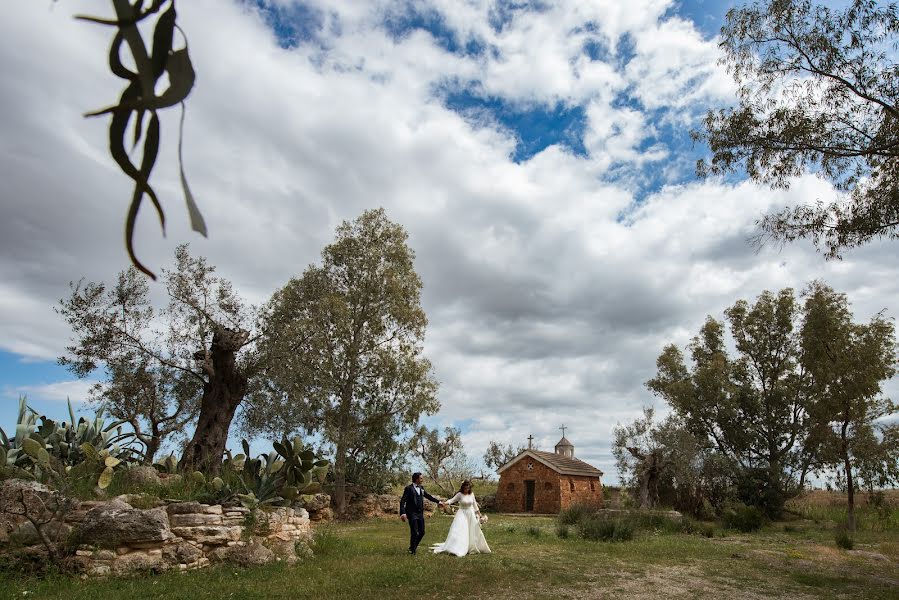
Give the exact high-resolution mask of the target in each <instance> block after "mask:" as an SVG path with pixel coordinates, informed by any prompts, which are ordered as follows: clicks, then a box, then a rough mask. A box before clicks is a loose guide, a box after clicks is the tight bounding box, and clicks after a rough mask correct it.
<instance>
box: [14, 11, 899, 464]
mask: <svg viewBox="0 0 899 600" xmlns="http://www.w3.org/2000/svg"><path fill="white" fill-rule="evenodd" d="M284 1H285V2H286V0H284ZM320 6H321V8H322V10H323V14H324V20H325V26H324V28H323V31H322V33H321V34H320V36H321V38H322V39H320V40H317V42H316V43H315V44H306V45H302V44H301V45H300V46H298V47H297V48H295V49H282V48H280V47H278V45H277V44H276V41H275V39H274V35H273V33H272V32H271V31H270V30H269V29H268V28H267V27H266V26H265V25H264V23H263V22H262V20H261V19H260V18H259V17H258V16H257V15H255V13H254V12H253V11H252V10H249V9H247V8H245V7H242V6H239V5H237V4H235V3H233V2H222V1H220V0H215V1H213V0H193V1H191V2H187V3H183V5H182V4H179V11H180V13H179V14H180V15H181V17H180V18H181V19H182V26H183V27H184V29H185V30H186V31H187V33H188V35H189V36H190V43H191V46H190V47H191V53H192V56H193V58H194V61H195V63H196V67H197V71H198V80H197V88H196V90H195V92H194V94H193V95H192V97H191V98H190V99H189V102H188V113H187V122H186V137H185V160H186V163H187V172H188V176H189V178H190V182H191V186H192V188H193V190H194V193H195V195H196V196H197V199H198V201H199V203H200V205H201V207H202V209H203V211H204V213H205V215H206V218H207V222H208V225H209V230H210V238H209V239H208V240H203V239H199V238H198V237H197V236H195V235H193V234H191V233H190V232H189V231H188V230H187V218H186V215H185V210H184V208H183V205H182V199H181V196H180V191H179V186H178V179H177V170H176V169H177V167H176V165H177V162H176V160H175V156H174V152H173V150H174V141H175V139H176V135H177V116H178V115H177V114H169V115H166V116H165V117H164V119H163V137H162V139H163V148H164V150H163V153H162V154H161V156H160V159H159V162H158V166H157V172H156V173H155V174H154V178H153V183H154V184H155V185H156V186H157V188H158V191H159V192H160V194H161V196H162V198H163V201H164V202H165V205H166V207H167V210H168V216H169V231H168V237H167V238H165V239H162V238H161V237H160V235H159V231H158V227H157V225H156V223H155V222H154V221H153V219H152V215H151V214H150V211H146V213H144V214H142V216H141V219H140V223H139V228H138V235H137V242H138V252H139V254H140V256H141V257H142V258H143V259H144V260H145V261H146V263H147V264H148V265H150V266H151V267H152V268H157V269H158V268H159V267H160V266H164V265H166V264H168V262H169V261H170V260H171V258H170V257H171V255H172V251H173V249H174V246H175V245H176V244H178V243H180V242H182V241H185V240H190V241H191V242H192V248H193V251H194V252H197V253H200V254H203V255H204V256H207V257H208V258H209V260H210V262H211V263H212V264H215V265H217V266H218V267H219V271H220V273H221V274H222V275H224V276H225V277H228V278H230V279H231V280H232V281H233V282H234V284H235V287H236V288H237V289H238V290H239V291H240V292H241V293H242V294H244V295H245V296H246V297H248V298H249V299H250V300H251V301H252V302H256V303H258V302H262V301H264V300H265V299H267V298H268V296H269V295H270V294H271V293H272V292H273V291H274V290H275V289H276V288H277V287H279V286H281V285H283V284H284V282H286V281H287V279H288V278H289V277H291V276H294V275H297V274H299V273H300V272H302V270H303V269H304V268H305V266H306V265H308V264H309V263H310V262H313V261H316V260H317V259H318V255H319V251H320V249H321V247H322V246H324V245H325V244H327V243H328V242H329V241H330V240H331V239H332V235H333V230H334V227H335V226H336V225H337V224H338V223H339V222H340V221H341V220H343V219H352V218H354V217H356V216H358V215H359V214H360V213H361V212H362V211H363V210H364V209H366V208H371V207H375V206H384V207H385V208H386V209H387V211H388V214H389V216H390V217H391V218H392V219H394V220H396V221H398V222H400V223H401V224H402V225H403V226H404V227H406V229H407V230H408V231H409V234H410V244H411V245H412V247H413V248H414V249H415V251H416V253H417V260H416V267H417V269H418V270H419V272H420V273H421V276H422V278H423V281H424V285H425V288H424V296H423V297H424V306H425V309H426V311H427V313H428V316H429V320H430V326H429V329H428V337H427V340H426V352H427V354H428V356H429V357H430V358H431V360H432V362H433V363H434V365H435V368H436V371H437V376H438V378H439V379H440V380H441V382H442V386H441V392H440V395H441V400H442V402H443V409H442V411H441V414H440V415H439V418H440V419H441V420H442V421H445V422H447V423H452V422H460V423H461V422H467V421H471V422H472V423H471V426H470V427H469V429H468V431H467V432H466V434H465V444H466V448H467V449H468V451H469V453H470V454H471V455H472V456H480V454H481V453H482V452H483V449H484V448H486V443H487V441H489V440H490V439H496V440H498V441H502V442H508V443H516V444H521V443H525V442H526V438H527V436H528V435H529V434H533V435H534V436H535V437H536V438H538V444H539V445H540V446H541V447H543V448H550V447H552V445H553V444H554V443H555V441H556V440H557V439H558V437H559V435H560V432H559V431H558V429H557V428H558V427H559V426H560V425H561V424H563V423H564V424H566V425H568V426H569V427H570V428H571V429H570V430H569V431H570V436H569V437H570V439H571V440H572V441H573V442H574V443H575V445H576V447H577V454H578V455H579V456H582V457H584V458H587V459H589V460H591V461H594V462H596V464H597V466H599V467H600V468H602V469H603V470H604V471H606V473H607V476H609V477H614V476H613V475H612V473H613V471H614V469H613V467H612V464H611V459H610V457H609V444H610V441H611V428H612V427H613V426H614V424H615V423H616V422H618V421H626V420H628V419H631V418H633V417H634V416H636V415H637V414H638V413H639V410H640V408H641V406H643V405H644V404H651V403H657V401H656V400H655V399H654V398H653V397H652V396H651V395H650V394H649V393H648V392H647V391H646V390H645V388H644V387H643V382H644V381H646V380H647V379H648V378H650V377H651V376H652V375H653V371H654V363H655V358H656V356H657V354H658V352H659V351H660V350H661V348H662V346H663V345H664V344H665V343H668V342H676V343H681V344H682V343H685V342H686V341H687V340H688V339H689V337H690V336H691V335H693V334H694V333H695V332H696V331H697V329H698V327H699V326H700V324H701V323H702V321H703V319H704V318H705V316H706V315H707V314H713V315H719V316H720V313H721V311H722V310H723V309H724V308H725V307H726V306H728V305H730V304H731V303H732V302H733V301H734V300H736V299H737V298H753V297H755V296H756V295H757V294H759V293H760V292H761V291H762V290H763V289H778V288H780V287H784V286H793V287H797V288H801V287H802V286H803V285H804V284H805V283H806V282H807V281H809V280H810V279H812V278H824V279H825V280H827V281H828V282H829V283H830V284H831V285H833V286H834V287H836V288H837V289H839V290H842V291H845V292H847V293H848V294H849V297H850V299H851V300H853V301H854V302H855V305H854V307H855V310H856V315H857V317H858V318H862V319H864V318H868V317H870V316H871V315H872V314H873V313H874V312H876V311H878V310H880V309H882V308H885V307H886V308H890V309H892V306H891V305H892V299H893V298H896V297H897V291H899V289H897V288H899V284H897V283H896V282H897V281H899V278H897V277H896V275H897V268H896V266H895V260H894V258H893V255H894V253H895V252H894V248H893V247H892V246H890V245H889V244H887V243H876V244H872V245H871V246H869V247H867V248H865V249H864V250H861V251H857V252H853V253H850V254H849V255H848V256H847V257H846V260H844V261H843V262H842V263H826V262H824V261H823V259H822V258H821V256H819V255H817V254H815V253H814V252H813V251H812V250H810V249H809V247H808V246H807V245H804V244H797V245H794V246H791V247H788V248H786V249H785V250H784V251H783V252H782V253H777V252H775V251H774V250H772V249H770V248H769V249H765V250H763V251H762V252H761V253H758V254H756V253H755V252H754V250H753V249H752V248H751V247H749V246H748V245H747V244H746V241H745V239H746V237H747V235H749V234H750V233H751V232H752V231H753V227H754V222H755V220H756V219H757V218H758V217H759V216H760V215H761V214H763V213H764V212H765V211H767V210H770V209H771V208H774V207H779V206H781V205H785V204H795V203H797V202H813V201H815V200H816V199H818V198H822V199H824V198H827V197H829V196H830V195H831V194H832V191H831V190H830V189H829V187H828V186H827V185H825V184H823V183H822V182H820V181H819V180H817V179H815V178H812V177H807V178H803V179H801V180H798V181H797V182H796V184H795V185H794V186H793V188H792V189H791V190H790V191H789V192H784V191H778V192H772V191H771V190H769V189H767V188H764V187H759V186H756V185H753V184H749V183H739V184H733V185H732V184H726V183H722V182H718V181H706V182H701V183H692V184H687V185H680V186H670V187H665V188H663V189H661V190H658V191H656V192H653V193H650V194H649V195H648V196H647V197H645V198H643V199H642V202H640V203H636V202H635V199H634V196H633V191H632V190H633V189H634V188H635V187H637V186H638V184H639V183H640V182H639V180H640V179H641V178H642V177H646V176H647V175H648V174H652V173H651V172H650V171H648V170H650V169H651V170H655V169H658V170H659V171H664V170H666V169H669V170H670V169H675V170H683V169H690V168H691V165H690V164H683V157H682V156H677V155H675V154H673V151H672V150H671V149H670V148H667V147H665V146H663V145H661V144H654V143H649V142H652V141H653V140H656V139H657V137H656V136H657V135H658V134H657V129H658V127H659V126H660V123H659V122H658V120H659V119H663V120H664V119H667V121H665V122H666V123H667V124H670V123H672V122H676V121H678V122H683V121H684V120H688V119H690V118H693V117H692V116H691V115H693V116H695V114H698V113H699V112H701V109H702V102H704V101H706V100H709V99H720V98H722V97H723V96H724V95H726V94H727V93H728V89H729V88H728V87H727V85H725V83H722V80H721V79H720V71H719V70H718V67H717V66H716V65H715V64H714V63H715V60H716V58H717V54H716V50H715V43H714V41H713V40H703V39H702V38H701V36H700V35H699V34H698V33H697V32H696V31H695V30H694V29H693V28H692V27H690V26H689V24H688V23H685V22H684V21H681V20H679V19H677V18H670V17H665V16H664V15H665V14H666V13H665V11H666V10H667V9H668V8H670V6H671V3H670V2H668V1H658V0H656V1H649V0H647V1H636V2H629V3H621V2H613V1H603V2H596V1H584V2H567V3H558V4H557V5H554V6H555V7H554V8H551V9H550V10H546V11H543V12H539V13H537V12H524V11H522V12H520V13H516V16H515V17H514V18H512V19H511V21H509V22H508V23H507V24H506V26H505V27H503V28H502V30H501V31H499V32H496V31H494V29H493V28H492V27H491V26H490V22H489V19H488V17H489V14H490V11H491V8H490V7H491V6H492V3H488V2H476V1H470V2H456V1H450V0H440V1H437V0H435V1H434V2H433V3H432V6H434V7H435V10H438V11H439V12H440V14H442V15H443V17H444V19H445V22H446V23H447V24H448V26H450V27H451V28H452V29H453V30H454V31H455V32H456V35H457V36H458V37H459V39H461V40H463V41H464V40H467V39H479V40H482V41H484V42H485V43H486V44H487V45H488V46H495V49H496V54H495V55H494V53H493V52H492V51H490V52H487V53H485V54H484V55H475V56H461V55H453V54H450V53H448V52H446V51H444V50H443V49H442V48H441V47H440V46H439V44H437V43H436V42H435V41H434V40H433V39H432V38H431V36H430V35H428V34H426V33H424V32H417V33H412V34H410V35H408V36H406V37H404V38H402V39H400V40H398V41H395V40H393V39H392V38H391V37H390V36H389V35H388V34H387V33H386V32H385V31H384V30H383V28H381V27H380V26H379V25H378V21H379V19H380V18H381V17H382V16H383V15H384V14H385V13H386V12H387V11H388V10H393V8H392V6H393V5H392V4H391V3H388V2H377V3H360V2H338V3H332V2H322V3H321V4H320ZM107 9H108V4H107V3H106V2H100V1H99V0H92V1H84V2H66V3H57V4H55V5H54V10H52V11H49V12H48V11H47V10H46V6H44V5H43V4H42V3H39V2H37V3H36V2H33V1H32V0H14V1H13V2H12V3H11V4H10V5H9V8H8V14H7V18H6V19H4V20H3V21H2V22H0V69H2V72H3V73H6V74H12V73H15V74H16V75H15V76H9V77H4V78H0V99H2V100H0V102H2V109H3V110H4V111H5V114H7V115H16V118H15V119H7V120H5V121H4V122H3V124H2V125H0V128H2V129H0V182H2V184H0V185H2V186H3V187H2V190H3V194H2V199H0V201H2V206H3V211H4V219H3V221H2V223H0V244H2V245H3V252H2V253H0V281H2V282H3V283H2V284H0V311H2V312H0V314H3V315H4V317H3V319H0V340H2V347H3V348H4V349H6V350H10V351H13V352H16V353H19V354H23V355H28V356H39V357H46V358H53V357H55V356H57V355H59V354H60V353H61V352H62V351H63V348H64V346H65V343H66V341H67V338H68V336H69V333H68V332H67V331H66V328H65V327H64V324H63V323H62V322H61V320H60V319H59V318H57V317H55V316H54V315H53V313H52V312H51V308H52V306H53V305H54V303H55V302H56V300H57V299H58V298H60V297H62V296H64V295H65V294H66V292H67V290H68V288H67V283H68V281H69V280H73V279H74V280H77V279H78V278H79V277H81V276H82V275H83V276H85V277H87V278H88V279H90V280H107V281H108V280H110V279H111V278H112V277H113V276H114V275H115V273H116V272H117V271H119V270H120V269H122V268H123V267H125V266H126V265H127V262H126V259H125V256H124V251H123V248H122V242H121V229H122V224H123V220H124V216H125V206H126V199H127V198H128V197H129V195H130V190H129V186H128V184H127V181H125V180H124V178H123V177H122V176H121V175H120V173H119V172H118V171H117V170H116V169H115V168H113V166H112V165H111V161H110V160H109V159H108V158H107V157H106V154H105V147H106V139H105V135H106V133H105V128H106V123H104V122H103V121H101V120H84V119H82V117H81V114H82V113H83V112H84V111H86V110H88V109H91V108H94V107H97V106H102V105H104V104H106V103H109V102H111V101H113V100H114V99H115V98H116V96H117V93H118V92H119V85H120V81H119V80H116V79H115V78H113V77H112V76H111V75H109V74H108V73H107V72H106V71H105V69H104V64H103V62H104V60H105V52H106V47H107V44H108V42H109V37H108V36H109V31H108V30H107V29H105V28H102V27H98V26H92V25H88V24H85V23H80V22H75V21H73V20H71V19H70V14H69V12H67V11H72V12H83V13H94V14H104V13H105V11H106V10H107ZM210 15H212V16H210ZM591 23H592V24H594V25H595V27H593V28H592V29H591V28H590V27H587V25H588V24H591ZM37 30H40V31H41V32H42V35H40V36H36V35H33V33H32V32H34V31H37ZM334 32H339V33H334ZM626 33H627V34H628V35H629V36H630V38H631V39H633V40H634V51H635V55H634V57H633V59H632V60H631V63H630V65H629V66H627V67H625V68H623V69H622V68H619V65H618V63H617V62H616V61H617V58H618V57H616V56H615V53H616V52H617V44H618V42H619V41H620V40H621V38H622V36H623V35H624V34H626ZM589 39H592V40H594V41H596V43H598V44H600V45H602V46H603V47H604V48H606V49H607V50H608V52H609V53H610V54H609V56H608V57H604V58H602V59H601V60H599V61H588V60H586V58H585V55H584V53H583V46H584V44H585V43H586V41H588V40H589ZM322 48H324V50H323V49H322ZM447 81H459V82H463V83H471V84H472V85H474V86H475V88H476V89H480V90H482V91H483V92H484V93H489V94H495V95H498V96H501V97H502V98H503V99H505V100H506V101H507V102H508V103H519V104H522V103H553V102H555V101H557V100H560V101H562V102H563V103H567V104H568V105H581V106H584V107H586V114H587V130H586V132H585V139H584V144H585V147H586V149H587V153H588V155H587V156H585V157H582V156H575V155H574V154H572V153H571V152H569V151H566V150H564V149H562V148H560V147H558V146H550V147H548V148H547V149H545V150H544V151H542V152H541V153H539V154H537V155H536V156H534V157H533V158H531V159H530V160H528V161H526V162H523V163H521V164H516V163H514V162H512V160H511V159H510V155H511V153H512V152H513V151H514V148H515V139H514V136H513V135H512V133H513V132H509V131H505V130H502V129H501V128H499V127H498V126H497V125H496V123H494V122H492V121H491V120H489V119H487V120H482V121H480V122H478V123H476V124H472V123H471V122H469V121H467V120H466V119H465V118H463V117H462V116H460V115H458V114H456V113H454V112H452V111H450V110H448V109H446V108H445V107H444V106H442V104H441V102H440V101H439V98H436V97H435V96H434V94H433V91H434V87H435V86H436V85H439V84H441V83H445V82H447ZM625 91H629V93H633V94H634V95H635V97H636V98H637V100H638V102H636V103H635V104H634V103H632V104H629V105H627V106H621V105H619V104H616V103H615V102H614V101H615V98H616V96H617V95H618V94H619V93H622V92H625ZM647 108H652V109H654V110H652V111H647V110H646V109H647ZM647 147H648V149H647ZM613 165H618V167H616V171H615V174H616V178H615V179H612V178H610V177H608V175H609V169H610V168H612V167H613ZM622 172H625V173H626V174H627V176H626V177H624V178H621V177H619V175H620V174H621V173H622ZM674 179H676V177H674ZM153 289H154V293H156V294H157V295H158V294H159V293H160V291H159V287H158V286H154V287H153ZM89 383H90V382H56V383H53V384H35V386H34V389H32V390H31V391H30V392H29V393H30V394H35V395H37V394H45V395H46V397H47V398H48V399H51V398H55V399H64V398H65V395H71V396H72V397H73V398H83V397H85V393H84V392H85V391H86V388H87V386H88V385H89ZM79 385H80V386H82V387H78V386H79ZM16 391H17V390H11V393H13V392H16Z"/></svg>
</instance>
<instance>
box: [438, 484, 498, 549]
mask: <svg viewBox="0 0 899 600" xmlns="http://www.w3.org/2000/svg"><path fill="white" fill-rule="evenodd" d="M457 502H458V503H459V510H457V511H456V516H455V517H453V523H452V525H450V529H449V533H448V534H447V535H446V541H445V542H443V543H442V544H434V545H433V546H431V550H433V551H434V552H435V553H438V552H446V553H447V554H455V555H456V556H465V555H466V554H469V553H474V554H489V553H490V546H488V545H487V540H486V539H485V538H484V533H483V532H482V531H481V524H480V522H479V521H478V515H479V514H480V509H479V508H478V503H477V502H476V501H475V499H474V494H462V493H461V492H457V493H456V495H455V496H453V497H452V498H450V499H449V500H447V501H446V503H447V504H455V503H457Z"/></svg>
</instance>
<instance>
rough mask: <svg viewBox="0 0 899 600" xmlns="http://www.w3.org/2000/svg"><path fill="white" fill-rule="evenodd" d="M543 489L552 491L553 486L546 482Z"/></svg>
mask: <svg viewBox="0 0 899 600" xmlns="http://www.w3.org/2000/svg"><path fill="white" fill-rule="evenodd" d="M543 489H544V490H551V489H553V484H551V483H550V482H548V481H547V482H546V483H544V484H543Z"/></svg>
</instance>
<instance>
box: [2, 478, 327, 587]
mask: <svg viewBox="0 0 899 600" xmlns="http://www.w3.org/2000/svg"><path fill="white" fill-rule="evenodd" d="M53 494H54V492H52V491H51V490H49V489H48V488H46V487H45V486H43V485H40V484H36V483H34V482H24V481H21V480H9V481H5V482H3V483H2V484H0V516H2V522H0V525H2V528H0V542H3V543H2V545H0V553H13V554H16V553H18V554H19V555H21V556H31V557H34V556H40V555H41V553H45V551H46V550H45V546H44V544H43V542H42V541H41V539H40V536H39V532H38V531H37V529H36V528H35V526H34V525H33V524H32V523H31V522H29V521H28V520H27V519H26V518H25V516H24V515H22V514H20V513H21V512H22V511H21V504H22V501H23V499H24V502H25V503H26V504H27V505H28V507H29V514H30V515H32V516H34V515H36V514H37V513H38V512H39V507H41V506H46V505H47V504H48V499H49V498H51V497H52V496H53ZM129 499H131V498H129V497H127V496H120V497H118V498H115V499H113V500H111V501H108V502H98V501H90V502H80V503H74V505H73V507H72V509H71V510H69V511H67V512H66V513H65V514H64V515H62V516H61V521H59V522H57V521H51V522H48V523H46V524H42V525H41V530H42V531H43V532H44V533H47V534H48V535H49V537H50V539H51V541H52V542H54V543H55V544H59V545H60V546H62V545H64V546H66V547H67V548H69V549H70V550H71V549H74V556H73V557H72V558H71V560H70V562H71V566H72V567H73V568H74V570H76V571H78V572H81V573H84V574H87V575H110V574H112V575H124V574H129V573H136V572H143V573H146V572H161V571H166V570H174V569H177V570H182V571H186V570H189V569H198V568H202V567H205V566H208V565H209V564H211V563H212V562H216V561H230V562H233V563H236V564H239V565H256V564H265V563H269V562H273V561H275V560H285V561H287V562H295V561H296V560H298V557H304V556H307V555H308V554H309V542H310V541H311V539H312V529H311V525H310V518H309V512H308V511H307V510H306V509H305V508H288V507H278V508H272V509H266V510H257V511H255V512H252V513H251V512H250V511H249V510H248V509H246V508H244V507H242V506H222V505H218V504H216V505H209V504H200V503H198V502H173V503H166V504H163V505H161V506H158V507H155V508H135V507H134V506H132V505H131V504H129V503H128V501H127V500H129ZM132 501H134V500H133V499H132ZM318 502H319V503H322V502H325V500H324V499H319V500H318ZM327 504H330V498H328V499H327ZM328 510H330V509H329V508H328ZM320 512H321V510H320V511H319V513H320ZM48 514H49V513H48ZM38 516H39V515H38Z"/></svg>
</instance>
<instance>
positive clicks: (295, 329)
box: [245, 209, 439, 514]
mask: <svg viewBox="0 0 899 600" xmlns="http://www.w3.org/2000/svg"><path fill="white" fill-rule="evenodd" d="M406 239H407V234H406V232H405V231H404V230H403V228H402V227H401V226H400V225H397V224H396V223H392V222H391V221H389V220H388V219H387V216H386V214H385V212H384V210H383V209H378V210H370V211H366V212H365V213H363V214H362V216H360V217H359V218H358V219H356V220H355V221H353V222H352V223H350V222H344V223H343V224H342V225H340V226H339V227H338V228H337V239H336V240H335V241H334V243H332V244H330V245H328V246H327V247H325V249H324V250H323V251H322V264H321V266H315V265H312V266H310V267H308V268H307V269H306V271H305V272H304V273H303V275H302V277H299V278H296V279H293V280H291V281H290V282H289V283H288V284H287V285H286V286H285V287H284V288H282V289H281V290H279V291H278V292H276V293H275V295H274V296H273V298H272V300H271V301H270V302H269V304H268V305H267V306H266V307H265V310H264V317H263V321H264V323H265V327H266V331H267V332H268V333H269V335H266V338H265V341H264V343H262V344H260V348H259V352H260V359H261V360H262V361H264V362H265V363H266V364H268V365H270V370H269V372H268V376H267V377H265V378H264V379H262V380H261V381H260V385H259V386H258V387H257V388H256V389H255V390H254V392H253V394H252V397H253V401H252V403H251V405H250V406H249V408H248V410H247V412H246V415H245V417H246V421H245V426H246V428H247V430H248V431H251V432H277V433H279V434H280V433H285V432H296V431H304V432H306V433H310V434H311V433H316V434H319V435H321V436H322V438H323V439H324V440H325V441H326V442H328V443H330V444H331V445H332V446H333V451H334V478H335V494H334V495H335V502H336V505H337V510H338V513H339V514H342V513H343V512H344V510H345V508H346V497H345V489H346V474H347V466H348V464H347V463H348V460H349V459H350V458H351V457H352V456H353V454H354V453H355V452H358V451H360V450H362V449H364V448H368V447H371V446H372V445H375V444H379V443H381V440H384V442H385V443H390V442H391V441H395V440H396V438H397V436H400V435H401V434H402V433H403V432H411V430H412V429H413V428H414V427H415V426H416V425H417V423H418V419H419V417H420V415H421V414H422V413H427V414H432V413H434V412H435V411H436V410H437V409H438V407H439V403H438V401H437V398H436V392H437V382H436V381H435V380H434V378H433V376H432V373H431V364H430V362H429V361H428V360H427V359H425V358H423V357H422V355H421V352H422V341H423V339H424V334H425V326H426V324H427V318H426V317H425V313H424V311H423V310H422V308H421V300H420V299H421V279H420V278H419V277H418V274H417V273H416V272H415V268H414V265H413V258H414V253H413V252H412V250H411V249H410V248H409V247H408V245H407V244H406Z"/></svg>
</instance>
